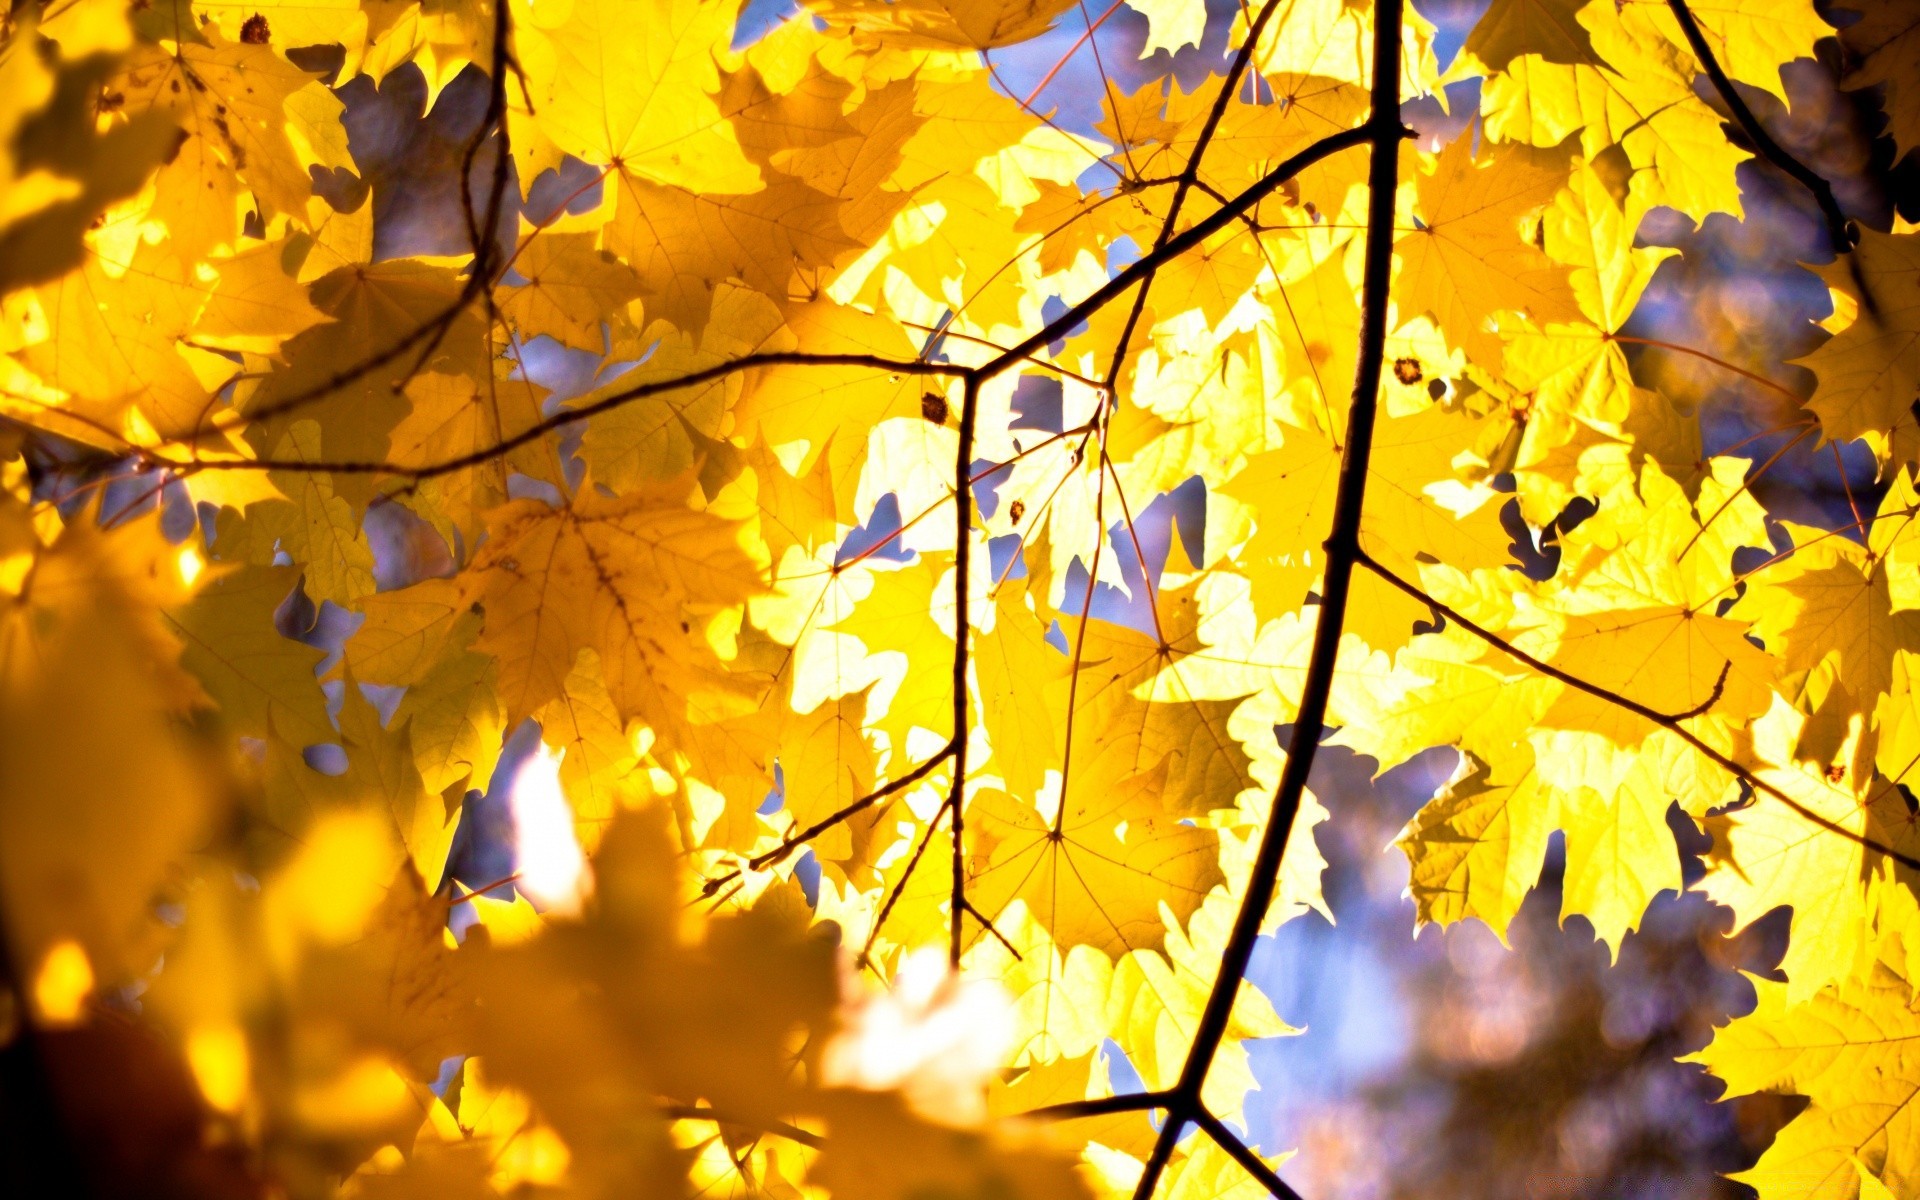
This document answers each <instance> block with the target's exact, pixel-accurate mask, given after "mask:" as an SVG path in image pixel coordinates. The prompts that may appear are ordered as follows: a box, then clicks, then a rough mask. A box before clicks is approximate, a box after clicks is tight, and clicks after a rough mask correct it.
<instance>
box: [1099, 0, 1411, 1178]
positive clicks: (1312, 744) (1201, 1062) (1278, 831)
mask: <svg viewBox="0 0 1920 1200" xmlns="http://www.w3.org/2000/svg"><path fill="white" fill-rule="evenodd" d="M1401 3H1402V0H1376V3H1375V5H1374V29H1373V87H1372V91H1373V97H1372V104H1371V111H1370V113H1369V114H1368V118H1367V123H1366V124H1365V125H1364V126H1362V127H1361V129H1360V130H1359V132H1360V133H1361V134H1362V135H1363V138H1364V140H1365V141H1367V142H1368V143H1370V144H1371V146H1372V153H1371V155H1370V161H1369V163H1368V167H1367V187H1368V195H1367V233H1366V257H1365V263H1364V266H1363V268H1362V274H1361V316H1360V345H1359V365H1358V368H1357V370H1356V371H1355V378H1354V384H1353V403H1352V406H1351V407H1350V408H1349V409H1348V412H1347V436H1346V439H1345V440H1346V449H1345V451H1344V452H1343V453H1342V456H1341V462H1340V476H1339V482H1338V484H1337V489H1336V492H1335V499H1334V511H1333V521H1332V528H1331V529H1330V531H1329V533H1328V536H1327V540H1326V554H1327V557H1326V567H1325V570H1324V572H1323V575H1322V581H1321V587H1320V612H1319V615H1318V617H1317V618H1316V620H1315V623H1314V631H1313V649H1312V653H1311V656H1310V657H1309V659H1308V662H1307V674H1306V679H1305V682H1304V685H1303V686H1302V688H1301V695H1300V710H1299V712H1298V713H1297V714H1296V715H1295V717H1294V722H1293V736H1292V739H1291V740H1290V742H1289V743H1288V746H1287V763H1286V766H1285V768H1284V769H1283V770H1282V771H1281V775H1280V783H1279V786H1278V788H1276V789H1275V792H1274V797H1273V807H1272V810H1271V812H1270V813H1269V814H1268V816H1267V825H1266V829H1265V830H1264V832H1262V834H1261V837H1260V848H1259V850H1258V852H1257V853H1256V854H1255V856H1254V861H1253V869H1252V872H1251V874H1250V875H1249V878H1248V880H1247V893H1246V896H1245V898H1244V899H1243V900H1242V901H1241V904H1240V912H1239V914H1238V915H1237V916H1236V917H1235V918H1234V923H1233V930H1232V932H1231V933H1230V934H1229V935H1228V938H1227V944H1226V948H1225V949H1224V950H1223V951H1222V952H1221V955H1220V973H1219V974H1218V975H1217V976H1215V977H1214V982H1213V991H1212V992H1211V993H1210V994H1209V995H1208V996H1207V1005H1206V1008H1205V1009H1203V1010H1202V1011H1201V1014H1200V1022H1199V1026H1198V1028H1197V1029H1196V1030H1195V1032H1194V1038H1193V1045H1192V1046H1191V1047H1190V1048H1189V1050H1188V1052H1187V1060H1186V1063H1185V1064H1184V1065H1183V1066H1182V1068H1181V1071H1180V1080H1179V1082H1178V1083H1177V1084H1175V1085H1174V1094H1173V1103H1172V1105H1171V1106H1170V1108H1169V1111H1168V1115H1167V1122H1166V1124H1165V1125H1163V1126H1161V1128H1160V1136H1159V1138H1157V1139H1156V1140H1155V1142H1154V1146H1153V1153H1152V1154H1151V1156H1150V1157H1149V1158H1148V1159H1147V1164H1146V1168H1145V1169H1144V1170H1143V1171H1142V1172H1141V1174H1140V1182H1139V1184H1138V1185H1137V1186H1136V1187H1135V1189H1134V1198H1135V1200H1148V1198H1149V1197H1151V1196H1152V1195H1153V1192H1154V1188H1155V1187H1157V1186H1158V1185H1159V1182H1160V1176H1161V1175H1162V1174H1163V1173H1164V1172H1165V1171H1166V1166H1167V1162H1168V1160H1169V1159H1170V1158H1171V1157H1172V1155H1173V1147H1174V1145H1175V1143H1177V1142H1178V1141H1179V1139H1180V1134H1181V1131H1182V1127H1183V1126H1184V1125H1185V1124H1186V1122H1187V1121H1188V1120H1189V1119H1198V1114H1199V1112H1200V1110H1201V1103H1200V1095H1201V1089H1202V1087H1203V1086H1204V1085H1205V1083H1206V1079H1207V1070H1208V1068H1209V1067H1210V1066H1211V1065H1212V1063H1213V1056H1214V1055H1215V1054H1216V1053H1217V1052H1218V1051H1219V1049H1220V1044H1221V1042H1222V1041H1223V1040H1224V1039H1225V1038H1226V1034H1227V1025H1228V1022H1229V1021H1230V1019H1231V1018H1232V1015H1233V1004H1234V1000H1235V999H1236V998H1237V997H1238V995H1239V991H1240V982H1241V979H1242V977H1243V976H1245V974H1246V970H1247V963H1248V962H1249V961H1250V960H1251V959H1252V957H1253V948H1254V944H1255V942H1257V941H1258V939H1259V937H1260V926H1261V924H1262V923H1263V922H1264V921H1265V920H1266V915H1267V909H1268V907H1269V906H1270V905H1271V904H1272V903H1273V898H1274V895H1275V893H1276V892H1277V891H1278V890H1279V882H1280V867H1281V864H1282V863H1283V862H1284V861H1285V858H1286V852H1287V842H1288V838H1289V835H1290V834H1291V833H1292V832H1293V823H1294V818H1295V817H1296V816H1297V815H1298V813H1299V811H1300V800H1301V797H1302V796H1303V795H1304V794H1305V792H1306V787H1307V775H1308V772H1310V771H1311V770H1312V769H1313V759H1314V754H1315V752H1316V751H1317V750H1318V748H1319V745H1320V735H1321V733H1322V732H1323V731H1324V730H1325V728H1326V717H1327V703H1328V701H1329V699H1330V698H1331V696H1332V692H1333V677H1334V672H1335V669H1336V667H1337V665H1338V661H1339V654H1340V635H1341V632H1342V629H1343V627H1344V625H1345V623H1346V615H1347V601H1348V597H1349V595H1350V589H1351V586H1352V583H1353V567H1354V563H1355V561H1356V560H1357V559H1358V558H1359V555H1360V515H1361V512H1362V509H1363V508H1364V506H1365V503H1366V494H1367V464H1368V462H1369V460H1370V459H1371V457H1372V452H1373V427H1374V418H1375V415H1376V413H1377V411H1378V402H1379V394H1380V372H1381V368H1382V365H1383V361H1384V358H1385V348H1386V337H1387V302H1388V292H1389V289H1390V286H1391V283H1392V277H1393V228H1394V226H1393V217H1394V202H1395V198H1396V193H1397V191H1398V188H1399V154H1400V142H1401V139H1402V138H1404V137H1405V136H1407V131H1406V129H1405V127H1404V126H1402V125H1401V123H1400V22H1401ZM1328 140H1331V139H1328ZM1320 144H1321V145H1326V144H1327V143H1326V142H1325V141H1323V142H1322V143H1320ZM1296 157H1297V156H1296ZM1291 169H1292V170H1298V169H1299V168H1298V167H1293V168H1291ZM1275 174H1276V175H1277V174H1279V172H1278V171H1276V172H1275ZM1223 212H1224V210H1223ZM1218 215H1219V214H1216V216H1218ZM1231 219H1232V218H1231V217H1226V218H1225V220H1231ZM1205 224H1206V223H1205V222H1202V223H1201V225H1196V226H1194V229H1193V230H1190V231H1189V233H1192V232H1194V231H1195V230H1199V229H1201V228H1203V227H1204V225H1205ZM1202 236H1204V235H1202ZM1177 240H1179V239H1176V241H1177ZM1171 244H1172V243H1169V245H1171Z"/></svg>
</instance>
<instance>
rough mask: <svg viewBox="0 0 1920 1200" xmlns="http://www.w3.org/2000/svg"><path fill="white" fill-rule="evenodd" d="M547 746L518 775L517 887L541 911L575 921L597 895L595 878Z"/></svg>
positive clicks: (514, 805) (513, 797) (512, 802)
mask: <svg viewBox="0 0 1920 1200" xmlns="http://www.w3.org/2000/svg"><path fill="white" fill-rule="evenodd" d="M562 757H563V755H561V754H558V753H555V752H554V750H553V749H552V748H551V747H549V746H548V745H547V744H546V743H545V742H542V743H540V744H539V746H537V747H535V749H534V752H533V753H532V755H530V756H529V757H528V758H527V761H526V762H525V763H524V764H522V766H521V767H520V770H519V771H518V772H516V773H515V774H514V777H513V788H512V791H511V793H510V794H509V801H508V803H509V806H510V807H511V809H512V812H513V854H514V866H515V870H517V871H518V872H519V878H518V879H517V880H515V884H516V886H517V887H518V888H519V889H520V891H522V892H524V893H525V894H526V895H527V897H528V898H529V899H531V900H532V901H533V902H534V904H536V905H537V906H538V907H539V908H540V910H541V911H542V912H546V913H553V914H558V915H561V916H574V915H576V914H578V913H579V911H580V902H581V901H582V900H583V899H585V898H586V896H587V895H588V894H589V893H591V892H592V891H593V875H592V873H591V871H589V870H588V868H587V858H586V855H585V854H583V853H582V852H581V850H580V841H579V839H578V838H576V837H575V836H574V832H573V808H572V806H571V805H569V804H568V803H567V797H566V793H565V792H563V791H562V790H561V788H560V760H561V758H562Z"/></svg>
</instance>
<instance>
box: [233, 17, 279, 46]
mask: <svg viewBox="0 0 1920 1200" xmlns="http://www.w3.org/2000/svg"><path fill="white" fill-rule="evenodd" d="M271 37H273V31H272V30H270V29H268V28H267V19H266V18H265V17H263V16H261V15H260V14H259V13H255V14H253V15H252V16H250V17H248V18H247V20H246V23H245V24H243V25H241V26H240V40H241V41H243V42H245V43H247V45H249V46H264V45H266V44H267V41H268V39H270V38H271Z"/></svg>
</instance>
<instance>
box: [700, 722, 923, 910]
mask: <svg viewBox="0 0 1920 1200" xmlns="http://www.w3.org/2000/svg"><path fill="white" fill-rule="evenodd" d="M952 756H953V743H951V742H949V743H947V745H946V746H945V747H944V748H943V749H942V750H941V751H940V752H939V753H938V754H935V755H934V756H933V757H932V758H929V759H928V760H927V761H925V762H923V763H921V764H920V765H919V766H917V767H915V768H914V769H913V770H911V771H908V772H907V773H906V774H905V775H902V776H901V777H900V778H898V779H895V780H892V781H891V782H889V783H887V784H886V785H884V786H883V787H881V788H879V789H878V790H877V791H872V792H868V793H867V794H866V795H864V796H862V797H860V798H859V799H858V800H855V801H854V802H853V803H851V804H848V805H846V806H845V807H843V808H841V809H840V810H839V811H837V812H834V813H832V814H830V815H828V816H825V817H822V818H820V819H819V820H818V821H815V822H814V823H813V824H811V825H809V826H807V827H806V828H805V829H802V830H801V831H800V832H799V833H794V834H789V835H788V836H787V837H786V838H785V839H784V840H783V841H782V842H781V843H780V844H779V845H778V846H775V847H774V848H773V849H771V850H769V851H767V852H766V853H765V854H762V855H759V856H758V857H755V858H750V859H748V860H747V869H749V870H753V871H764V870H766V869H767V868H768V867H770V866H772V865H773V864H775V863H777V862H779V861H780V860H782V859H784V858H786V857H787V855H789V854H792V853H793V852H794V851H795V850H798V849H800V848H801V847H802V846H804V845H806V844H807V843H808V842H811V841H812V840H813V839H814V838H817V837H819V836H820V835H821V834H823V833H825V832H826V831H827V830H829V829H832V828H833V827H834V826H835V825H838V824H840V823H841V822H842V821H845V820H847V819H848V818H849V817H852V816H856V815H858V814H859V813H863V812H865V811H866V810H868V809H869V808H872V807H873V806H874V805H876V804H878V803H880V801H882V800H885V799H886V798H887V797H888V796H892V795H894V794H896V793H898V792H902V791H905V790H906V789H907V788H910V787H912V786H913V785H914V784H916V783H919V782H920V781H921V780H922V779H925V778H926V777H927V776H928V775H931V774H932V773H933V769H934V768H935V767H937V766H939V765H940V764H941V763H943V762H945V761H947V759H949V758H951V757H952ZM740 874H741V873H740V871H739V870H737V869H736V870H732V871H729V872H727V873H726V874H725V875H716V876H714V877H713V878H712V879H709V880H707V881H706V883H704V884H702V885H701V886H700V894H701V895H702V896H711V895H713V894H714V893H715V892H717V891H719V890H720V889H721V888H722V887H724V886H725V885H727V884H729V883H731V882H733V881H734V880H736V879H738V878H740Z"/></svg>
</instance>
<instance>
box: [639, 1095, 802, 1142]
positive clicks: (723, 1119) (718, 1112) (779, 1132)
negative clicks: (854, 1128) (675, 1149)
mask: <svg viewBox="0 0 1920 1200" xmlns="http://www.w3.org/2000/svg"><path fill="white" fill-rule="evenodd" d="M660 1115H661V1116H663V1117H665V1118H667V1119H668V1120H670V1121H712V1122H713V1123H714V1124H716V1125H738V1126H739V1127H740V1128H742V1129H752V1130H755V1131H757V1132H760V1133H771V1134H773V1135H774V1136H775V1137H783V1138H785V1139H787V1140H788V1141H790V1142H798V1143H799V1144H800V1145H802V1146H811V1147H812V1148H813V1149H815V1150H818V1149H820V1148H821V1147H822V1146H824V1145H826V1144H827V1142H826V1139H825V1138H823V1137H821V1136H820V1135H819V1134H817V1133H808V1132H807V1131H806V1130H804V1129H802V1128H800V1127H799V1126H798V1125H789V1124H787V1122H785V1121H769V1120H765V1119H762V1118H754V1119H752V1120H749V1119H747V1118H745V1117H742V1116H740V1115H739V1114H738V1113H732V1112H728V1111H726V1110H725V1109H717V1108H709V1107H707V1106H706V1105H704V1104H663V1105H661V1106H660Z"/></svg>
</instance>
